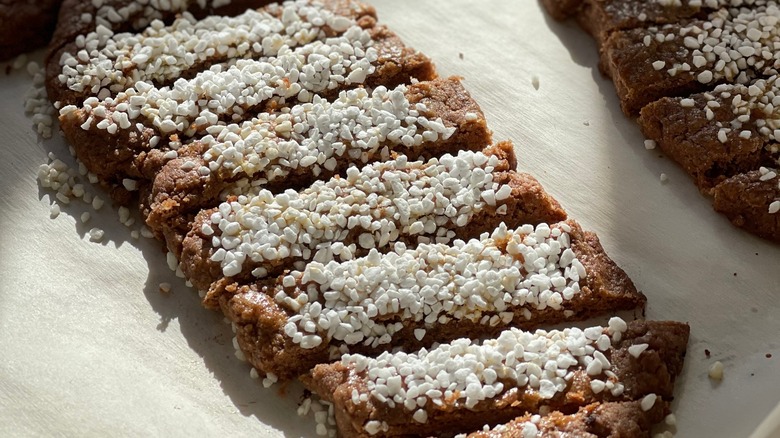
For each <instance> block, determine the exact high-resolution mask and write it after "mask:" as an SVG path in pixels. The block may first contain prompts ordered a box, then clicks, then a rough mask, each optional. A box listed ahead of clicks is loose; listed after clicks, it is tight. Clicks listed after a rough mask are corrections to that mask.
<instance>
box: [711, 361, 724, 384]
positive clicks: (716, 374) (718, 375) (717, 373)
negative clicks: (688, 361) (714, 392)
mask: <svg viewBox="0 0 780 438" xmlns="http://www.w3.org/2000/svg"><path fill="white" fill-rule="evenodd" d="M709 376H710V379H711V380H715V381H718V382H720V381H721V380H723V363H722V362H721V361H719V360H718V361H715V363H713V364H712V365H710V370H709Z"/></svg>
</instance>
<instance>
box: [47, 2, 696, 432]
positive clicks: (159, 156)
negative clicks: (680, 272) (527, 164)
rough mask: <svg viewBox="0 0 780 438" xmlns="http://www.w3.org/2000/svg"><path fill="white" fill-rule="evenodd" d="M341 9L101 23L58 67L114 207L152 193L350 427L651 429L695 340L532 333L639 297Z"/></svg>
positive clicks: (435, 92) (274, 365)
mask: <svg viewBox="0 0 780 438" xmlns="http://www.w3.org/2000/svg"><path fill="white" fill-rule="evenodd" d="M323 3H324V4H321V3H309V2H308V1H296V2H290V3H285V4H284V5H282V6H279V5H270V6H268V7H266V8H264V9H263V10H260V11H249V12H245V13H244V14H243V15H239V16H238V17H234V18H210V19H208V20H206V21H201V22H199V23H198V22H195V21H194V20H192V19H191V17H187V16H185V17H183V18H181V19H179V20H177V21H176V22H175V23H173V24H172V25H171V26H168V27H166V26H163V25H162V24H157V23H152V24H151V27H150V28H149V29H147V30H146V31H144V33H143V34H140V35H139V34H114V33H113V32H112V31H110V30H109V29H107V28H106V27H105V26H97V27H96V28H95V32H93V33H90V34H88V35H86V36H84V37H79V38H78V39H76V41H75V42H74V43H73V44H72V45H71V46H70V49H69V50H65V51H64V52H63V53H69V54H65V55H60V56H59V58H57V60H56V63H50V64H49V72H48V77H49V82H48V84H47V85H48V87H49V93H50V96H57V98H58V99H59V107H60V109H61V116H60V122H61V127H62V130H63V132H64V134H65V136H66V138H67V140H68V141H69V142H70V143H71V144H72V145H73V146H74V148H75V150H76V152H77V155H78V156H79V158H80V159H81V160H82V161H83V162H84V163H85V165H86V166H87V167H88V168H89V169H90V171H92V172H94V173H95V174H96V175H98V176H99V177H100V178H101V181H102V182H103V183H104V184H106V185H107V186H110V187H112V190H113V194H114V195H115V196H116V198H117V199H119V200H120V201H124V200H127V199H129V198H130V195H136V196H138V198H140V203H141V209H142V211H143V212H144V214H145V216H146V217H147V222H148V224H149V226H150V227H151V228H152V229H153V230H154V231H155V233H156V234H157V236H158V237H160V238H161V239H164V240H165V241H166V245H167V247H168V249H169V251H170V252H171V254H174V255H175V256H176V258H177V259H178V263H179V268H180V269H181V271H182V272H183V274H184V275H185V276H186V277H187V279H188V280H189V281H191V282H192V284H193V285H194V286H195V287H196V288H198V289H199V290H200V291H201V292H202V293H203V298H204V304H205V305H206V306H208V307H211V308H220V309H222V311H223V312H224V313H225V315H226V316H227V317H228V318H230V320H231V321H232V322H233V324H234V327H235V329H236V334H237V342H238V346H239V347H240V349H241V351H242V353H241V354H242V355H243V356H245V357H246V359H247V360H248V361H249V362H250V363H251V365H252V366H253V367H254V368H255V370H256V371H257V372H258V373H259V374H260V375H262V376H263V377H264V379H265V381H267V382H273V381H286V380H289V379H293V378H297V377H301V379H302V380H303V382H304V384H305V385H307V386H308V387H309V388H311V389H313V390H314V391H315V392H316V393H318V394H319V395H320V396H321V397H323V398H324V399H326V400H328V401H330V402H332V403H333V404H334V405H335V411H336V420H337V424H338V427H339V431H340V433H341V434H342V435H344V436H367V435H380V436H396V435H425V434H431V433H433V432H436V433H445V434H447V433H451V434H455V433H460V432H468V431H473V430H476V429H479V428H481V427H482V426H483V425H485V424H490V425H496V424H501V423H506V422H509V421H510V420H512V419H514V418H515V417H521V418H518V419H517V420H516V421H515V423H513V424H510V425H505V426H501V427H500V428H498V429H496V430H494V431H491V432H485V433H490V434H494V435H498V436H500V435H502V434H509V435H511V434H512V433H513V432H512V430H521V431H522V433H523V434H525V435H526V436H536V435H535V434H536V433H537V432H539V433H542V432H543V431H545V430H547V431H554V430H555V428H557V427H561V426H560V424H561V423H559V422H557V421H551V420H550V421H548V420H547V419H546V418H547V417H545V419H542V417H540V416H538V414H548V413H550V412H553V411H557V412H558V413H556V414H555V415H557V416H561V417H562V418H567V419H568V420H567V421H569V422H570V423H571V424H579V423H582V424H581V428H582V430H583V431H584V432H587V431H591V430H595V429H593V425H594V424H602V423H603V427H602V428H601V429H600V430H612V429H615V430H620V431H623V432H625V430H624V428H626V427H633V428H635V429H630V430H636V431H640V432H641V433H643V434H648V433H649V425H650V424H652V423H654V422H657V421H658V420H659V419H660V418H662V416H663V415H664V414H665V413H666V412H667V410H668V403H669V401H670V400H671V397H672V393H673V381H674V378H675V377H676V376H677V375H678V374H679V372H680V370H681V367H682V357H683V356H684V352H685V348H686V344H687V337H688V327H687V325H684V324H680V323H662V322H632V323H630V324H626V323H625V322H624V321H623V320H621V319H619V318H613V319H612V320H610V324H609V326H607V327H594V328H591V329H588V330H585V331H583V330H579V329H567V330H564V331H551V332H545V331H538V332H524V331H521V330H520V329H534V328H536V327H538V326H539V325H541V324H548V323H559V322H563V321H576V320H583V319H587V318H589V317H592V316H603V315H609V314H614V312H616V311H618V310H630V309H637V308H641V307H643V306H644V303H645V297H644V296H643V295H642V294H641V293H639V292H637V291H636V289H635V287H634V285H633V284H632V283H631V281H630V280H629V279H628V277H627V276H626V275H625V273H624V272H623V271H622V270H620V269H619V268H618V267H617V266H616V265H615V264H614V263H613V262H612V261H611V260H610V259H609V257H608V256H607V255H606V254H605V252H604V250H603V248H602V247H601V245H600V244H599V242H598V239H597V238H596V236H595V235H594V234H592V233H588V232H584V231H582V230H581V228H580V227H579V225H578V224H577V223H576V222H574V221H571V220H566V214H565V212H564V211H563V209H562V208H561V207H560V206H559V205H558V203H557V202H556V201H555V200H554V199H553V198H552V197H550V196H549V195H548V194H547V193H546V192H545V191H544V189H543V188H542V187H541V186H540V185H539V183H538V182H537V181H536V180H535V179H534V178H533V177H531V176H530V175H527V174H523V173H520V172H517V171H515V168H516V167H517V165H516V162H515V158H514V151H513V148H512V146H511V144H508V143H499V144H496V145H493V146H490V144H491V135H490V132H489V130H488V128H487V125H486V122H485V119H484V115H483V113H482V111H481V110H480V108H479V106H478V105H477V104H476V103H475V102H474V101H473V99H471V97H470V96H469V94H468V93H467V92H466V91H465V89H463V87H462V85H461V84H460V81H459V80H457V79H452V78H451V79H437V78H436V75H435V71H434V67H433V65H432V64H431V62H430V61H429V60H428V58H426V57H425V56H423V55H422V54H420V53H418V52H416V51H414V50H412V49H410V48H408V47H405V46H404V45H403V43H402V42H401V41H400V40H399V39H398V37H397V36H396V35H395V34H393V33H392V32H391V31H389V30H388V29H387V28H385V27H383V26H380V25H378V24H377V22H376V17H375V12H374V10H373V9H372V8H370V7H368V6H366V5H363V4H359V3H357V2H352V1H344V0H338V1H336V0H333V1H325V2H323ZM194 35H197V39H198V41H197V42H194V41H193V40H192V38H195V37H194ZM188 44H190V45H192V50H194V51H195V52H197V53H190V52H189V51H187V52H186V53H184V52H182V51H181V49H180V48H181V47H188V46H187V45H188ZM64 47H67V46H64ZM106 48H110V50H107V49H106ZM237 57H238V58H240V59H235V58H237ZM52 68H53V69H55V71H54V72H52V71H51V69H52ZM418 80H419V82H417V81H418ZM402 84H406V85H402ZM356 86H368V87H369V89H370V90H371V91H368V90H367V89H363V88H355V87H356ZM464 336H467V337H469V338H471V339H475V338H488V340H487V341H484V342H476V341H471V340H468V339H458V338H462V337H464ZM435 344H441V345H438V346H436V347H434V345H435ZM398 348H400V349H401V350H402V351H406V352H407V353H402V352H397V353H391V352H390V351H392V350H394V349H398ZM413 351H414V352H415V353H411V352H413ZM339 358H341V361H340V362H336V363H333V364H330V362H332V361H334V360H338V359H339ZM607 402H614V403H607ZM602 403H604V404H602ZM580 408H582V410H580V411H579V413H577V412H578V410H579V409H580ZM610 412H623V413H624V414H620V415H630V417H631V418H630V421H627V422H625V421H624V422H614V420H610V418H613V419H614V417H613V416H612V415H610V414H609V413H610ZM528 413H530V414H535V415H537V416H533V417H528V418H522V416H523V415H526V414H528ZM584 416H588V418H597V419H598V418H603V421H602V422H599V421H598V420H590V419H589V420H587V421H585V420H583V417H584ZM578 422H579V423H578ZM630 430H629V431H630ZM534 431H536V432H534ZM540 431H542V432H540ZM532 432H533V433H534V434H533V435H531V433H532ZM599 433H601V432H599Z"/></svg>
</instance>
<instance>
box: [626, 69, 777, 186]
mask: <svg viewBox="0 0 780 438" xmlns="http://www.w3.org/2000/svg"><path fill="white" fill-rule="evenodd" d="M778 79H780V77H778V76H772V77H770V78H768V79H758V80H755V81H752V82H750V83H748V84H720V85H718V86H716V87H714V89H713V90H712V91H709V92H703V93H697V94H693V95H690V96H688V97H674V98H671V97H670V98H664V99H660V100H658V101H656V102H653V103H651V104H649V105H647V106H646V107H645V108H643V109H642V113H641V117H640V118H639V125H640V126H641V128H642V131H643V133H644V134H645V135H646V136H647V137H648V138H649V139H652V140H653V141H655V142H656V143H657V144H658V146H660V148H661V149H662V150H663V151H664V152H665V153H666V154H668V155H669V156H671V157H672V158H674V160H675V161H677V162H678V163H680V165H681V166H682V167H683V168H684V169H685V171H686V172H688V173H689V174H690V175H691V176H692V177H693V178H694V180H695V181H696V184H697V185H698V186H699V187H700V188H701V189H702V190H704V191H709V190H710V189H711V188H712V187H713V186H715V185H717V184H718V183H719V182H721V181H723V180H724V179H726V178H728V177H731V176H733V175H736V174H739V173H744V172H749V171H751V170H758V169H759V167H761V166H766V167H777V166H778V159H780V147H778V144H779V143H778V140H780V82H779V81H778ZM769 177H770V176H767V178H769Z"/></svg>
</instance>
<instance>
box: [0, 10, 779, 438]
mask: <svg viewBox="0 0 780 438" xmlns="http://www.w3.org/2000/svg"><path fill="white" fill-rule="evenodd" d="M373 3H374V4H376V6H377V9H378V11H379V16H380V20H381V21H382V22H384V23H386V24H388V25H389V26H390V27H391V28H392V29H393V30H395V31H397V32H398V33H399V34H400V35H401V36H402V37H403V39H404V40H405V42H406V43H408V44H409V45H411V46H413V47H415V48H417V49H419V50H421V51H423V52H424V53H426V54H427V55H429V56H430V57H432V58H433V60H434V61H435V62H436V64H437V65H438V68H439V72H440V74H441V75H460V76H463V77H464V78H465V84H466V87H467V89H469V90H470V91H471V93H472V94H473V96H474V97H475V98H476V99H477V101H478V102H480V104H481V105H482V107H483V109H484V110H485V112H486V114H487V117H488V121H489V123H490V126H491V127H492V129H493V130H494V133H495V139H496V140H504V139H511V140H513V141H514V142H515V144H516V146H517V150H518V153H519V156H520V163H521V164H520V168H521V170H525V171H528V172H530V173H532V174H534V175H535V176H536V177H537V178H539V179H540V180H541V181H542V183H543V184H544V185H545V187H546V188H547V190H548V191H549V192H551V193H552V194H553V195H555V196H556V197H557V198H558V199H559V200H560V202H561V203H562V204H563V206H564V207H565V208H566V209H567V210H568V212H569V214H570V216H571V217H573V218H575V219H577V220H578V221H580V222H581V223H582V224H583V226H584V227H586V228H587V229H591V230H595V231H597V232H598V234H599V236H600V237H601V240H602V243H603V244H604V246H605V248H606V249H607V252H608V253H609V254H610V255H611V256H612V257H613V258H614V259H615V260H616V261H617V262H618V264H619V265H620V266H621V267H623V268H624V269H625V270H626V271H627V272H628V273H629V275H630V276H631V277H632V278H633V280H634V281H635V283H636V284H637V286H638V287H639V288H640V289H641V290H643V291H644V292H645V294H646V295H647V297H648V299H649V303H648V310H647V317H648V318H650V319H673V320H681V321H688V322H690V324H691V341H690V344H689V349H688V351H689V354H688V358H687V360H686V365H685V370H684V374H683V376H682V378H681V379H680V380H679V382H678V384H677V398H676V401H675V404H674V411H675V412H676V414H677V418H678V430H679V432H678V436H681V437H743V436H747V435H749V434H750V432H751V431H752V430H753V428H755V426H756V425H757V424H758V422H760V421H761V420H762V419H763V417H764V416H765V415H766V414H767V413H768V412H769V411H770V410H771V409H772V408H773V407H774V406H775V404H776V403H777V402H778V400H780V391H778V389H780V351H779V350H778V342H779V340H780V338H779V337H778V336H777V335H778V333H780V318H778V315H780V313H779V312H778V307H780V274H779V273H778V267H780V247H778V246H777V245H772V244H769V243H767V242H765V241H762V240H760V239H758V238H755V237H753V236H751V235H748V234H747V233H744V232H742V231H739V230H737V229H736V228H733V227H732V226H731V225H730V224H729V223H728V222H727V220H726V219H724V218H723V217H721V216H720V215H717V214H716V213H714V212H713V211H712V209H711V207H710V204H709V201H708V200H707V199H705V198H704V197H702V196H700V195H699V194H698V192H697V191H696V189H695V187H694V186H693V184H692V183H691V181H690V180H689V178H688V177H687V176H686V175H685V174H684V173H683V172H682V171H681V170H680V169H678V168H677V166H676V165H675V164H674V163H672V162H671V161H670V160H669V159H666V158H660V157H659V153H658V152H656V151H646V150H645V149H644V147H643V145H642V140H643V138H642V137H641V134H640V133H639V130H638V128H637V127H636V125H635V124H634V123H633V122H631V121H629V120H627V119H626V118H624V116H623V114H622V113H621V112H620V110H619V107H618V102H617V98H616V96H615V93H614V89H613V87H612V84H611V83H610V82H608V81H606V80H604V79H603V78H602V77H601V76H600V75H599V73H598V70H597V68H596V65H597V55H596V47H595V45H594V43H593V42H592V41H591V39H590V38H589V37H588V36H587V35H586V34H585V33H584V32H582V31H580V30H579V29H578V28H577V27H576V26H575V25H574V24H573V23H567V24H559V23H556V22H554V21H552V20H550V19H548V18H547V17H546V16H545V15H544V14H543V13H542V11H541V7H540V5H538V4H537V3H536V2H535V1H534V0H502V1H491V2H476V1H471V2H469V1H465V0H457V1H456V0H438V1H426V2H413V3H412V2H397V1H391V0H383V1H379V0H375V1H373ZM460 54H462V55H463V56H462V59H461V57H460V56H459V55H460ZM0 75H2V73H0ZM533 76H536V77H538V78H539V84H540V86H539V89H538V90H535V89H534V87H533V86H532V77H533ZM28 86H29V78H28V76H27V75H26V74H25V73H23V72H16V73H14V74H13V75H11V76H0V102H2V104H0V134H1V135H0V223H2V224H3V228H2V231H0V436H2V437H7V436H11V437H15V436H36V435H45V436H57V435H63V436H108V435H111V436H149V435H152V436H160V435H167V436H215V435H219V436H249V435H252V436H286V437H297V436H314V423H313V420H312V419H311V418H307V419H304V420H300V419H298V418H297V416H296V414H295V406H296V403H297V393H296V392H295V391H294V390H292V389H291V390H290V391H288V392H289V394H288V395H287V396H286V397H280V396H279V395H278V394H277V393H278V392H279V389H278V388H277V389H270V390H267V389H263V388H262V386H261V385H260V384H259V382H258V381H255V380H251V379H250V378H249V367H248V366H247V365H246V364H244V363H241V362H239V361H238V360H236V359H235V358H234V357H233V347H232V346H231V337H232V333H231V332H230V329H229V327H228V326H226V325H224V324H221V319H222V318H221V317H220V316H219V315H217V314H216V313H211V312H208V311H206V310H203V309H202V308H201V307H200V305H199V303H198V300H197V296H196V295H195V294H194V292H192V291H191V290H189V289H187V288H186V287H184V285H183V282H182V281H181V280H180V279H177V278H176V277H175V276H174V275H173V274H172V273H171V272H170V271H169V270H168V269H167V267H166V263H165V258H164V256H163V255H162V253H161V252H160V250H159V245H158V244H157V243H156V242H154V241H151V240H147V239H141V241H140V242H138V241H135V240H133V239H131V238H130V234H129V231H130V230H129V229H128V228H125V227H123V226H121V225H119V223H118V222H117V219H116V218H117V214H116V211H115V209H114V210H112V209H111V208H108V207H109V206H106V207H104V208H103V210H101V211H100V212H99V213H94V212H93V219H92V221H91V222H90V223H89V224H88V225H87V226H84V225H82V224H81V223H80V222H79V220H78V217H79V216H80V215H81V213H82V212H84V211H90V210H91V209H90V208H88V207H87V206H86V205H85V204H83V203H81V201H78V202H76V203H75V204H74V205H71V206H69V207H67V208H65V209H64V211H65V212H64V213H63V214H62V215H60V217H59V218H57V219H55V220H51V219H50V218H49V204H48V197H49V195H50V193H49V192H46V191H41V190H40V189H39V188H38V185H37V183H36V180H35V175H36V172H37V167H38V166H39V165H40V164H41V163H44V162H45V161H46V153H47V152H48V151H54V152H55V153H56V154H57V155H58V156H60V157H67V156H68V154H67V150H66V148H65V146H64V145H63V143H62V140H61V139H60V138H59V136H58V135H57V136H55V139H53V140H51V141H40V139H38V138H37V137H36V135H35V134H34V133H33V131H32V129H31V128H30V125H31V122H30V121H29V119H27V118H25V116H24V114H23V109H22V108H23V107H22V99H23V94H24V92H25V91H26V89H27V87H28ZM662 172H663V173H666V174H667V175H668V177H669V181H668V182H667V183H665V184H662V183H661V182H660V180H659V176H660V174H661V173H662ZM105 197H106V196H104V198H105ZM92 226H99V227H101V228H104V229H106V230H107V238H106V240H105V243H103V244H95V243H90V242H89V239H88V236H85V232H87V231H88V230H89V228H91V227H92ZM735 274H736V275H735ZM163 281H165V282H170V283H171V284H173V287H174V290H173V292H172V293H171V294H169V295H164V294H161V293H160V292H159V290H158V285H159V283H160V282H163ZM705 349H708V350H709V351H710V352H711V354H712V356H711V357H710V358H706V357H705V354H704V350H705ZM767 353H771V354H773V355H774V357H773V358H767V357H766V356H765V355H766V354H767ZM715 360H721V361H722V362H723V363H724V364H725V367H726V369H725V379H724V381H723V383H722V384H713V383H712V382H711V381H710V380H709V379H708V378H707V369H708V366H709V365H710V364H711V363H712V362H713V361H715Z"/></svg>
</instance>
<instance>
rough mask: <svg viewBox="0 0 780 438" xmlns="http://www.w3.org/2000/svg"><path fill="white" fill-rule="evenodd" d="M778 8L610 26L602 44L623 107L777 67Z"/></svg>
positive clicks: (632, 109)
mask: <svg viewBox="0 0 780 438" xmlns="http://www.w3.org/2000/svg"><path fill="white" fill-rule="evenodd" d="M778 20H780V9H778V8H777V5H776V4H774V3H773V2H770V3H768V4H767V5H766V6H757V7H754V8H751V9H747V8H730V9H726V8H724V9H720V10H718V11H716V12H713V13H711V14H710V15H709V16H708V17H707V19H705V20H693V21H689V22H686V23H683V24H669V25H664V26H651V27H648V28H647V29H633V30H629V31H619V32H614V33H613V34H612V35H611V36H610V37H609V38H608V39H607V41H606V42H605V43H604V45H603V47H602V51H601V54H602V60H601V63H602V66H603V67H604V69H605V71H606V73H607V74H608V75H609V76H610V77H611V78H612V80H613V81H614V83H615V87H616V89H617V92H618V96H619V97H620V100H621V105H622V108H623V111H624V112H625V113H626V114H628V115H632V116H634V115H637V114H638V113H639V110H640V109H641V108H642V107H643V106H644V105H646V104H648V103H650V102H653V101H655V100H658V99H660V98H662V97H665V96H681V95H682V96H684V95H687V94H690V93H694V92H700V91H706V90H711V89H712V88H714V87H715V86H716V85H717V84H719V83H738V84H749V83H750V81H752V80H755V79H757V78H762V77H763V78H767V77H769V76H772V75H774V74H777V73H778V67H779V66H780V59H778V56H777V53H778V47H777V41H778V38H780V33H779V31H778V29H780V27H778V25H777V24H778Z"/></svg>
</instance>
